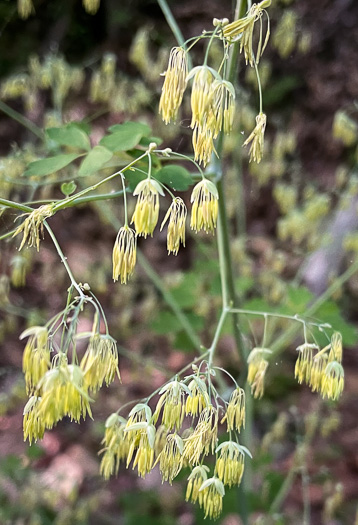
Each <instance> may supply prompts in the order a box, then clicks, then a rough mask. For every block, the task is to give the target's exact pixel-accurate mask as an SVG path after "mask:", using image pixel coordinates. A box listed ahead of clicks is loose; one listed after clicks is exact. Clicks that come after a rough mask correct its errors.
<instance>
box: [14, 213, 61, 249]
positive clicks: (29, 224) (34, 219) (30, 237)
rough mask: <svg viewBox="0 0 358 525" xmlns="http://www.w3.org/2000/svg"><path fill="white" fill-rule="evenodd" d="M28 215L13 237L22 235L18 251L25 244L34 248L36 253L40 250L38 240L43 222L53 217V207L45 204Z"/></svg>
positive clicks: (41, 233) (41, 232)
mask: <svg viewBox="0 0 358 525" xmlns="http://www.w3.org/2000/svg"><path fill="white" fill-rule="evenodd" d="M25 215H28V217H26V219H25V220H24V221H23V222H22V223H21V224H20V226H19V227H18V228H17V229H16V230H15V232H14V235H13V237H15V236H16V235H19V234H20V233H22V234H23V236H22V241H21V244H20V247H19V250H21V248H22V247H23V246H24V245H25V244H26V243H27V244H28V246H30V247H31V246H34V247H36V249H37V251H39V249H40V238H41V236H43V230H44V226H43V224H44V221H45V220H46V219H48V218H49V217H51V216H52V215H53V205H52V204H45V205H44V206H40V207H39V208H37V209H36V210H34V211H33V212H31V213H28V214H25Z"/></svg>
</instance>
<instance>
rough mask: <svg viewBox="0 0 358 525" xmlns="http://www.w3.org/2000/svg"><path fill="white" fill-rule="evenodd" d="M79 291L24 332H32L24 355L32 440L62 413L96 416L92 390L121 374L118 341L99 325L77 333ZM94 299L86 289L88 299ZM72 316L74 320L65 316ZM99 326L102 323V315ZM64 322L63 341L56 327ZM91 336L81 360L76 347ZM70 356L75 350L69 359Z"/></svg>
mask: <svg viewBox="0 0 358 525" xmlns="http://www.w3.org/2000/svg"><path fill="white" fill-rule="evenodd" d="M78 301H79V299H78V297H77V298H76V299H75V300H74V301H73V302H72V303H71V302H69V305H68V306H67V307H66V309H65V310H64V311H63V312H61V313H60V314H59V315H57V316H55V318H54V319H55V320H54V322H51V321H50V322H49V323H48V325H46V326H34V327H32V328H29V329H27V330H25V331H24V332H23V333H22V334H21V337H20V338H21V339H23V338H25V337H28V338H29V339H28V342H27V344H26V346H25V350H24V355H23V371H24V374H25V383H26V390H27V393H28V394H29V396H30V397H29V400H28V402H27V404H26V406H25V408H24V420H23V430H24V439H25V440H26V439H28V440H29V442H30V443H32V442H33V441H37V440H38V439H42V437H43V435H44V432H45V430H46V429H51V428H53V426H54V425H56V424H57V423H58V422H59V421H60V420H61V419H63V418H64V417H66V416H67V417H69V418H70V420H71V421H73V420H74V421H76V422H79V421H80V419H81V418H82V419H85V418H86V416H87V415H89V416H90V417H92V412H91V406H90V402H91V401H92V400H91V398H90V393H92V392H93V393H95V392H97V391H98V390H99V389H100V388H101V387H102V385H103V383H106V385H107V386H108V385H109V384H110V383H111V382H112V381H113V380H114V378H115V376H116V375H117V376H118V378H120V376H119V370H118V352H117V346H116V342H115V341H114V339H112V337H110V336H109V335H108V334H100V333H99V332H98V331H96V330H95V329H94V331H93V333H92V334H87V333H86V334H76V329H77V324H78V314H79V312H80V310H81V308H79V307H78ZM84 301H88V302H91V301H92V299H91V298H90V297H88V296H85V295H83V302H84ZM66 317H68V318H69V319H70V320H69V326H67V325H66V323H63V322H60V324H59V320H60V319H61V318H63V319H66ZM94 326H95V327H96V326H97V327H98V326H99V323H98V316H97V315H96V316H95V322H94ZM61 327H62V330H63V331H62V336H61V338H60V346H59V344H58V343H59V342H58V341H55V334H56V332H57V331H58V330H59V329H60V328H61ZM83 335H84V336H85V337H88V336H90V337H89V344H88V347H87V349H86V351H85V352H84V355H83V358H82V360H81V361H80V363H79V360H78V357H77V351H76V341H77V339H78V338H80V337H83ZM70 356H72V359H71V362H70Z"/></svg>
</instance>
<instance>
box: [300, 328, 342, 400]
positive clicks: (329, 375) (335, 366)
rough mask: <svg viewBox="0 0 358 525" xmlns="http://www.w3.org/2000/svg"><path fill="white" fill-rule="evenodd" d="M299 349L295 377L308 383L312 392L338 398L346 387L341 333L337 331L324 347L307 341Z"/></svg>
mask: <svg viewBox="0 0 358 525" xmlns="http://www.w3.org/2000/svg"><path fill="white" fill-rule="evenodd" d="M297 351H298V358H297V361H296V366H295V377H296V378H297V379H298V382H299V383H307V384H308V385H309V386H310V387H311V389H312V392H319V393H320V394H321V396H322V397H323V398H328V399H333V400H336V399H338V398H339V397H340V396H341V394H342V392H343V388H344V369H343V366H342V355H343V350H342V336H341V334H340V333H338V332H335V333H334V334H333V335H332V337H331V341H330V343H329V344H328V345H327V346H325V347H324V348H322V349H320V348H319V347H318V346H317V345H316V344H315V343H307V342H305V343H304V344H302V345H301V346H299V347H298V348H297Z"/></svg>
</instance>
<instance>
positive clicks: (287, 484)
mask: <svg viewBox="0 0 358 525" xmlns="http://www.w3.org/2000/svg"><path fill="white" fill-rule="evenodd" d="M296 475H297V466H296V464H295V463H294V464H293V465H292V467H291V468H290V470H289V471H288V473H287V476H286V478H285V480H284V481H283V483H282V485H281V487H280V490H279V491H278V493H277V494H276V497H275V499H274V500H273V502H272V503H271V506H270V509H269V514H271V515H272V514H275V513H276V512H278V511H279V510H280V508H281V506H282V504H283V502H284V501H285V499H286V497H287V495H288V494H289V492H290V490H291V488H292V485H293V482H294V480H295V478H296Z"/></svg>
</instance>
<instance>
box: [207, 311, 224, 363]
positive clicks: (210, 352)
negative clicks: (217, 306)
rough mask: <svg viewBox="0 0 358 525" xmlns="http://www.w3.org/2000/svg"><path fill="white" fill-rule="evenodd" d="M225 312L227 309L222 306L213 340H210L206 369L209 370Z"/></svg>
mask: <svg viewBox="0 0 358 525" xmlns="http://www.w3.org/2000/svg"><path fill="white" fill-rule="evenodd" d="M227 314H228V309H227V308H225V307H224V308H223V310H222V312H221V315H220V319H219V322H218V324H217V326H216V330H215V334H214V338H213V341H212V343H211V346H210V348H209V358H208V369H209V370H210V368H211V367H212V364H213V358H214V354H215V350H216V347H217V344H218V341H219V337H220V334H221V330H222V327H223V325H224V322H225V319H226V316H227Z"/></svg>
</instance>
